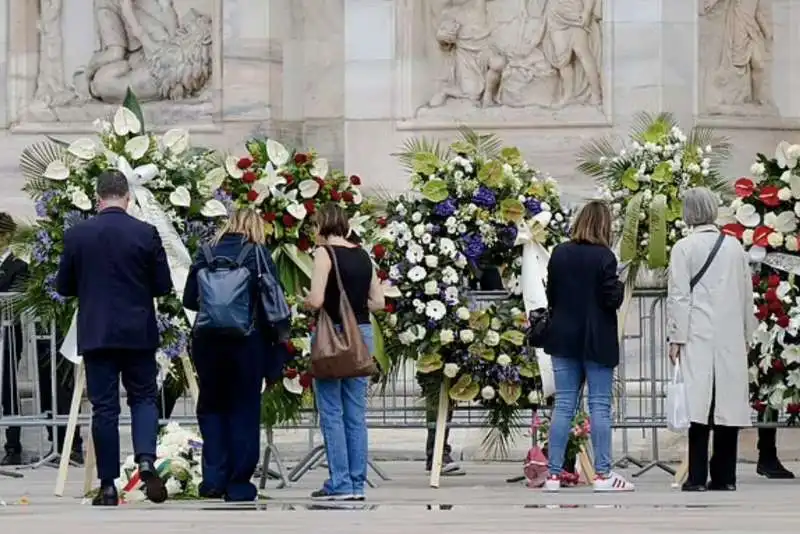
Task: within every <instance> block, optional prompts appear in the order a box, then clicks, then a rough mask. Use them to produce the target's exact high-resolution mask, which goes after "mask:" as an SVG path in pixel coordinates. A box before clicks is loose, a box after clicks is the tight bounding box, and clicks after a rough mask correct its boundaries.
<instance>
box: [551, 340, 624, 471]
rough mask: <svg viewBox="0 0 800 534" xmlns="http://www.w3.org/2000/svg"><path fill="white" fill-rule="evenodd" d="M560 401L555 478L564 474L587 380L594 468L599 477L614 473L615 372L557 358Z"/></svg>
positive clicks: (555, 436)
mask: <svg viewBox="0 0 800 534" xmlns="http://www.w3.org/2000/svg"><path fill="white" fill-rule="evenodd" d="M552 359H553V374H554V375H555V382H556V402H555V407H554V408H553V418H552V421H551V423H550V436H549V444H548V457H549V458H548V468H549V470H550V474H551V475H560V474H561V471H562V470H563V465H564V455H565V454H566V450H567V443H568V442H569V434H570V430H571V429H572V420H573V419H574V418H575V414H576V413H577V411H578V398H579V396H580V393H581V389H582V386H583V382H584V380H586V381H587V382H588V383H589V399H588V400H589V416H590V417H591V427H592V430H591V438H592V448H593V449H594V469H595V471H596V472H597V474H598V475H607V474H608V473H609V472H610V471H611V387H612V384H613V382H614V369H613V368H612V367H605V366H603V365H600V364H598V363H595V362H592V361H584V360H580V359H573V358H564V357H560V356H553V358H552Z"/></svg>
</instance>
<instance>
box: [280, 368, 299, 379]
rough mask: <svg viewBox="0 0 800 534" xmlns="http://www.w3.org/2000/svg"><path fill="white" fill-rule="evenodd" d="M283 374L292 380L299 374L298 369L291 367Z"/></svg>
mask: <svg viewBox="0 0 800 534" xmlns="http://www.w3.org/2000/svg"><path fill="white" fill-rule="evenodd" d="M283 375H284V376H285V377H286V378H288V379H289V380H292V379H293V378H295V377H296V376H297V369H293V368H291V367H289V368H288V369H286V371H284V372H283Z"/></svg>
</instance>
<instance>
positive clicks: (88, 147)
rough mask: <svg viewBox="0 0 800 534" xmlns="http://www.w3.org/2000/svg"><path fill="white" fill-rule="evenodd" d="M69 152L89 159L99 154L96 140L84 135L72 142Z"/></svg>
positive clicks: (86, 159) (79, 157)
mask: <svg viewBox="0 0 800 534" xmlns="http://www.w3.org/2000/svg"><path fill="white" fill-rule="evenodd" d="M67 152H69V153H70V154H72V155H73V156H75V157H76V158H78V159H82V160H85V161H89V160H91V159H94V157H95V156H96V155H97V145H96V144H95V142H94V140H92V139H88V138H85V137H84V138H83V139H78V140H76V141H73V142H72V143H70V145H69V148H67Z"/></svg>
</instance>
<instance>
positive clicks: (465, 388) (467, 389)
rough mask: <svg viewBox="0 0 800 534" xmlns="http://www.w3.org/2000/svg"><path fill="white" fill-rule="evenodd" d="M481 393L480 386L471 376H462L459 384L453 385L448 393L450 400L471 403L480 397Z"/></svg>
mask: <svg viewBox="0 0 800 534" xmlns="http://www.w3.org/2000/svg"><path fill="white" fill-rule="evenodd" d="M480 391H481V387H480V385H478V384H477V383H476V382H473V381H472V377H471V376H470V375H461V377H460V378H459V379H458V382H456V383H455V384H453V386H452V387H451V388H450V391H449V392H448V393H449V395H450V398H451V399H453V400H455V401H461V402H470V401H472V400H474V399H475V397H477V396H478V393H480Z"/></svg>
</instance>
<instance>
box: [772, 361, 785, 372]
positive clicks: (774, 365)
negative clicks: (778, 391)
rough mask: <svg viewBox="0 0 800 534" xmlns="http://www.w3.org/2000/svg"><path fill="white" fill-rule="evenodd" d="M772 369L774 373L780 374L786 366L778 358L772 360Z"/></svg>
mask: <svg viewBox="0 0 800 534" xmlns="http://www.w3.org/2000/svg"><path fill="white" fill-rule="evenodd" d="M772 369H773V370H774V371H777V372H779V373H782V372H783V371H785V370H786V364H784V363H783V360H781V359H780V358H775V359H774V360H772Z"/></svg>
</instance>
